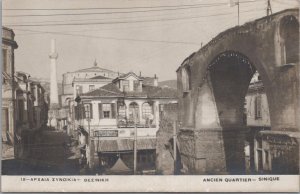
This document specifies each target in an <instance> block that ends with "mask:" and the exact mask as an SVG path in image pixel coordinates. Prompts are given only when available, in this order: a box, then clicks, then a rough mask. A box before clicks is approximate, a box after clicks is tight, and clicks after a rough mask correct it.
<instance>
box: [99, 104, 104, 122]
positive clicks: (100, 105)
mask: <svg viewBox="0 0 300 194" xmlns="http://www.w3.org/2000/svg"><path fill="white" fill-rule="evenodd" d="M98 111H99V119H103V112H102V104H100V103H99V104H98Z"/></svg>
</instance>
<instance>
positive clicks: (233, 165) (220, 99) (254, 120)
mask: <svg viewBox="0 0 300 194" xmlns="http://www.w3.org/2000/svg"><path fill="white" fill-rule="evenodd" d="M209 77H210V81H211V89H212V92H213V96H214V100H215V105H216V109H217V116H218V122H219V127H220V128H221V129H222V135H221V140H222V147H223V149H224V157H225V163H226V164H225V167H224V168H226V170H225V171H227V172H228V173H229V174H245V173H248V174H250V173H255V172H254V169H255V167H254V166H255V164H254V136H255V134H256V133H257V132H258V131H260V130H262V129H269V127H270V118H269V113H268V111H269V110H268V105H267V104H268V102H267V97H266V94H265V92H264V87H263V83H262V80H261V78H260V75H259V74H258V72H257V70H256V68H255V66H254V64H252V63H251V61H250V60H249V59H248V58H247V57H246V56H245V55H243V54H241V53H238V52H234V51H227V52H224V53H222V54H220V55H219V56H217V57H216V58H215V60H214V61H213V62H212V63H211V64H210V65H209ZM258 79H259V80H258ZM250 91H251V92H252V93H249V92H250ZM253 91H254V92H253ZM249 113H250V114H249ZM265 113H267V115H264V116H263V114H265ZM263 118H264V119H265V118H266V121H265V120H263ZM249 121H250V122H249ZM249 124H250V126H249ZM251 125H253V126H251ZM264 125H265V126H264Z"/></svg>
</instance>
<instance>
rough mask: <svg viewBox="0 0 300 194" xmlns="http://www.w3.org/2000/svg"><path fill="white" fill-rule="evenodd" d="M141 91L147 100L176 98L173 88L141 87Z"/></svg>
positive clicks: (175, 91)
mask: <svg viewBox="0 0 300 194" xmlns="http://www.w3.org/2000/svg"><path fill="white" fill-rule="evenodd" d="M143 91H144V92H146V93H147V96H148V97H149V98H177V90H176V89H173V88H166V87H164V88H162V87H157V86H146V85H143Z"/></svg>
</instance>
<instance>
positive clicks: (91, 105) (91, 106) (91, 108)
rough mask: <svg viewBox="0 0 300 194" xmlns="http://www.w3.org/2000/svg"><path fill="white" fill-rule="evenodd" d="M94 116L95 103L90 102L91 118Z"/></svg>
mask: <svg viewBox="0 0 300 194" xmlns="http://www.w3.org/2000/svg"><path fill="white" fill-rule="evenodd" d="M92 118H93V104H92V103H90V119H92Z"/></svg>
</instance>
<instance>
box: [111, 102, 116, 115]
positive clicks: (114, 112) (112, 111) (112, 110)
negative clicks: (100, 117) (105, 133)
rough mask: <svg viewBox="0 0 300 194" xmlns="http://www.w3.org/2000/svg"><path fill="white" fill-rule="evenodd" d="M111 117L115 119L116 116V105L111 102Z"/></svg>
mask: <svg viewBox="0 0 300 194" xmlns="http://www.w3.org/2000/svg"><path fill="white" fill-rule="evenodd" d="M111 118H113V119H115V118H116V105H115V104H111Z"/></svg>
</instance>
